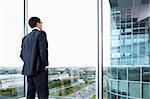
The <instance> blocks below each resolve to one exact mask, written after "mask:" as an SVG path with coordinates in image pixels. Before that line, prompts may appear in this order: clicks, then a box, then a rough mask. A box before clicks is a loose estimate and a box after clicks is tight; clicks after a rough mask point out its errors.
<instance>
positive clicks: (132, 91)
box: [129, 82, 141, 97]
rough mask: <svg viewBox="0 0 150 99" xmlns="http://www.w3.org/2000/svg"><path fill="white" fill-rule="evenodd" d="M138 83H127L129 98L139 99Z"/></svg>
mask: <svg viewBox="0 0 150 99" xmlns="http://www.w3.org/2000/svg"><path fill="white" fill-rule="evenodd" d="M140 89H141V88H140V83H133V82H129V96H133V97H140V96H141V91H140Z"/></svg>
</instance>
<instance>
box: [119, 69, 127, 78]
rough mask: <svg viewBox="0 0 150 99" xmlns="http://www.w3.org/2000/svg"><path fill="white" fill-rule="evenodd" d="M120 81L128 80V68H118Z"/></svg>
mask: <svg viewBox="0 0 150 99" xmlns="http://www.w3.org/2000/svg"><path fill="white" fill-rule="evenodd" d="M118 79H119V80H126V79H127V68H126V67H122V68H118Z"/></svg>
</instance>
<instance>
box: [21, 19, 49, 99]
mask: <svg viewBox="0 0 150 99" xmlns="http://www.w3.org/2000/svg"><path fill="white" fill-rule="evenodd" d="M28 23H29V26H30V27H31V28H32V29H33V30H32V32H30V33H29V34H27V35H26V36H25V37H24V38H23V39H22V45H21V55H20V57H21V59H22V60H23V62H24V65H23V69H22V74H23V75H27V82H28V89H27V99H35V95H36V92H37V95H38V99H48V94H49V92H48V70H47V66H48V42H47V36H46V33H45V32H44V31H43V30H42V22H41V20H40V19H39V18H38V17H31V18H30V19H29V21H28Z"/></svg>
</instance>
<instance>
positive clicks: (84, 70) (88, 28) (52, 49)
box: [28, 0, 97, 98]
mask: <svg viewBox="0 0 150 99" xmlns="http://www.w3.org/2000/svg"><path fill="white" fill-rule="evenodd" d="M28 9H29V10H28V18H30V17H32V16H38V17H39V18H41V21H42V22H43V30H44V31H46V33H47V39H48V43H49V62H50V63H49V83H48V86H49V90H50V91H49V92H50V93H49V96H50V98H58V97H59V98H65V97H67V96H69V97H71V98H85V97H86V98H89V97H96V86H95V84H96V82H95V81H96V66H97V43H96V42H97V19H96V17H97V1H96V0H88V1H86V0H28ZM28 30H29V32H30V31H31V30H30V28H28Z"/></svg>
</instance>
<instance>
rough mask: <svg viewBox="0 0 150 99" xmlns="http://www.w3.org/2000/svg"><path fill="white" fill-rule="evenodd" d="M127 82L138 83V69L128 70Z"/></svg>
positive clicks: (131, 68)
mask: <svg viewBox="0 0 150 99" xmlns="http://www.w3.org/2000/svg"><path fill="white" fill-rule="evenodd" d="M128 80H129V81H140V68H139V67H130V68H128Z"/></svg>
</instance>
